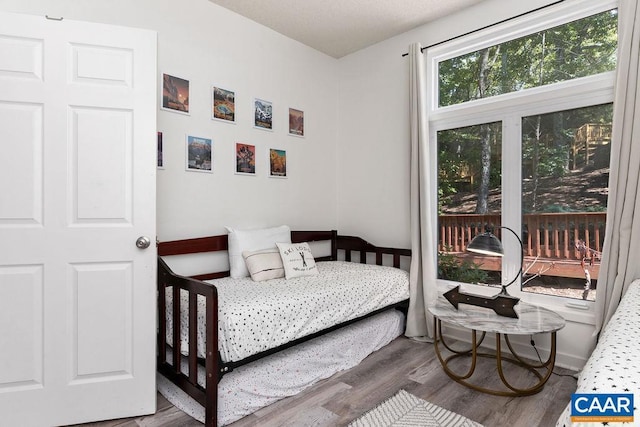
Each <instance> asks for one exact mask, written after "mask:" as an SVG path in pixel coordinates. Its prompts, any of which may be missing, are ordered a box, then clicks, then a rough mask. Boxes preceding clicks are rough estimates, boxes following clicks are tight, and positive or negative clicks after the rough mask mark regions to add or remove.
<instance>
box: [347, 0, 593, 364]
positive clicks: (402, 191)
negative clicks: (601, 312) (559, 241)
mask: <svg viewBox="0 0 640 427" xmlns="http://www.w3.org/2000/svg"><path fill="white" fill-rule="evenodd" d="M567 1H571V0H567ZM548 3H552V1H550V0H530V1H527V2H514V1H508V0H485V1H483V2H481V3H478V4H476V5H474V6H472V7H470V8H468V9H466V10H464V11H462V12H460V13H457V14H454V15H450V16H448V17H445V18H442V19H439V20H438V21H435V22H432V23H430V24H427V25H424V26H422V27H419V28H417V29H414V30H412V31H409V32H407V33H404V34H401V35H399V36H396V37H394V38H391V39H388V40H385V41H383V42H381V43H378V44H376V45H374V46H371V47H369V48H367V49H363V50H361V51H358V52H356V53H354V54H351V55H349V56H346V57H344V58H342V59H340V69H339V72H340V89H339V92H338V98H339V101H338V104H339V109H340V114H339V119H338V120H339V124H338V145H337V146H338V152H337V158H338V182H339V186H338V205H337V206H338V230H339V231H340V232H341V233H342V234H353V235H360V236H364V237H366V239H367V240H368V241H370V242H371V243H373V244H379V245H384V246H396V247H404V248H409V247H411V236H410V225H409V160H410V149H409V122H408V117H409V109H408V104H409V95H408V90H409V79H408V75H409V72H408V63H409V61H408V58H407V57H402V54H403V53H406V52H408V48H409V45H410V44H411V43H415V42H420V43H421V44H422V46H428V45H430V44H433V43H438V42H441V41H444V40H447V39H449V38H451V37H455V36H457V35H460V34H464V33H466V32H469V31H472V30H474V29H478V28H482V27H484V26H486V25H489V24H492V23H494V22H498V21H501V20H503V19H507V18H509V17H512V16H516V15H519V14H521V13H523V12H526V11H528V10H532V9H536V8H538V7H541V6H544V5H545V4H548ZM554 309H555V310H557V311H558V312H559V313H560V314H561V315H563V316H564V317H565V319H566V320H567V326H566V327H565V328H564V329H563V330H561V331H560V332H559V333H558V363H559V364H560V365H562V366H565V367H570V368H581V367H582V365H583V364H584V361H585V359H586V357H587V355H588V354H589V353H590V351H591V349H592V348H593V343H594V338H593V337H592V336H591V335H592V332H593V330H594V328H593V326H592V322H593V317H592V316H589V315H586V313H585V312H584V311H582V310H571V309H569V308H565V307H562V306H560V307H558V308H554ZM451 333H452V334H453V335H455V336H457V337H458V338H460V339H469V337H468V335H467V334H462V333H460V331H455V330H451ZM523 342H526V343H528V338H527V339H525V340H524V341H523ZM526 343H525V344H524V345H523V346H522V349H523V350H525V351H526V350H531V349H530V347H529V348H527V346H526ZM538 346H539V348H542V349H545V348H548V346H549V343H548V339H546V338H545V339H544V340H542V343H538ZM530 353H531V355H533V353H532V352H531V351H530Z"/></svg>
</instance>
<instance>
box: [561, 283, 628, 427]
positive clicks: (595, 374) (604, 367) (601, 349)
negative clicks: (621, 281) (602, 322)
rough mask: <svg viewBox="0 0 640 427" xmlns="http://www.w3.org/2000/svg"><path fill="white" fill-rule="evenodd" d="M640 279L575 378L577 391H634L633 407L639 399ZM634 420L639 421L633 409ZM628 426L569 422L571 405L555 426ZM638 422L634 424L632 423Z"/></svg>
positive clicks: (625, 424)
mask: <svg viewBox="0 0 640 427" xmlns="http://www.w3.org/2000/svg"><path fill="white" fill-rule="evenodd" d="M638 307H640V280H635V281H634V282H633V283H632V284H631V285H630V286H629V289H628V291H627V293H626V294H625V295H624V297H623V298H622V301H620V305H619V306H618V308H617V309H616V312H615V313H614V315H613V317H612V318H611V320H610V321H609V323H608V324H607V326H606V327H605V329H604V331H603V332H602V334H601V335H600V339H599V340H598V345H597V346H596V348H595V350H593V353H592V354H591V356H589V359H588V360H587V363H586V364H585V366H584V368H583V369H582V371H581V372H580V375H579V377H578V384H577V390H576V393H633V400H634V402H635V405H636V408H637V407H638V403H637V402H640V356H639V354H640V317H639V316H638ZM635 420H636V421H635V423H637V422H638V412H637V410H636V414H635ZM603 425H606V426H610V427H612V426H629V425H630V423H621V422H598V423H595V422H576V423H573V422H572V421H571V404H570V403H569V405H567V407H566V408H565V410H564V412H563V413H562V414H561V415H560V418H559V419H558V421H557V423H556V426H557V427H569V426H574V427H578V426H585V427H587V426H590V427H593V426H603ZM635 425H637V424H635Z"/></svg>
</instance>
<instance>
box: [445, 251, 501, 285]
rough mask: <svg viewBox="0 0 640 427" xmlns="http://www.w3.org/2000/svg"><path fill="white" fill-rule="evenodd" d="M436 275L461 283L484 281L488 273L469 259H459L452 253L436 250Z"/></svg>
mask: <svg viewBox="0 0 640 427" xmlns="http://www.w3.org/2000/svg"><path fill="white" fill-rule="evenodd" d="M438 277H439V278H440V279H446V280H453V281H456V282H463V283H486V282H487V279H488V277H489V275H488V274H487V272H486V271H484V270H481V269H480V265H479V264H476V263H474V262H473V261H471V260H468V259H464V260H462V261H461V260H459V259H458V257H456V256H455V255H454V254H450V253H446V252H438Z"/></svg>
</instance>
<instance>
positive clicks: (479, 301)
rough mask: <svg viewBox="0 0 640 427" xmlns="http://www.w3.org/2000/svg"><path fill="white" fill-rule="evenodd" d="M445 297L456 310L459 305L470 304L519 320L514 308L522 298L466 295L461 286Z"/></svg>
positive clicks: (448, 292)
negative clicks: (461, 290)
mask: <svg viewBox="0 0 640 427" xmlns="http://www.w3.org/2000/svg"><path fill="white" fill-rule="evenodd" d="M444 297H445V298H446V299H447V301H449V302H450V303H451V305H453V306H454V307H455V308H456V310H457V309H458V304H469V305H475V306H478V307H485V308H490V309H492V310H493V311H495V312H496V314H499V315H500V316H506V317H514V318H516V319H517V318H518V313H516V311H515V309H514V307H515V306H516V304H517V303H518V302H519V301H520V298H517V297H512V296H511V295H504V294H498V295H494V296H493V297H485V296H481V295H473V294H465V293H463V292H460V286H456V287H455V288H453V289H451V290H449V291H447V292H445V293H444Z"/></svg>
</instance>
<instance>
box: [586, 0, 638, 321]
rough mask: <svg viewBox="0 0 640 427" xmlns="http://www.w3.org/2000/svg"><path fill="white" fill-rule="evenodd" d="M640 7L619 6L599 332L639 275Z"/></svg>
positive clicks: (623, 0)
mask: <svg viewBox="0 0 640 427" xmlns="http://www.w3.org/2000/svg"><path fill="white" fill-rule="evenodd" d="M639 52H640V6H639V2H638V0H620V2H619V5H618V68H617V73H616V89H615V95H614V101H613V134H612V137H611V173H610V175H609V200H608V205H607V225H606V230H605V240H604V251H603V254H602V264H601V266H600V273H599V275H598V286H597V296H596V333H599V332H600V330H601V329H602V328H603V327H604V326H605V325H606V324H607V322H608V321H609V319H610V318H611V316H612V315H613V313H614V311H615V310H616V308H617V307H618V303H619V302H620V299H621V298H622V296H623V295H624V294H625V292H626V291H627V289H628V287H629V284H630V283H631V282H632V281H633V280H634V279H636V278H640V195H639V194H638V189H639V187H640V185H639V184H640V88H639V87H638V78H640V75H639V73H638V69H639V68H640V63H639V61H640V58H639Z"/></svg>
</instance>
